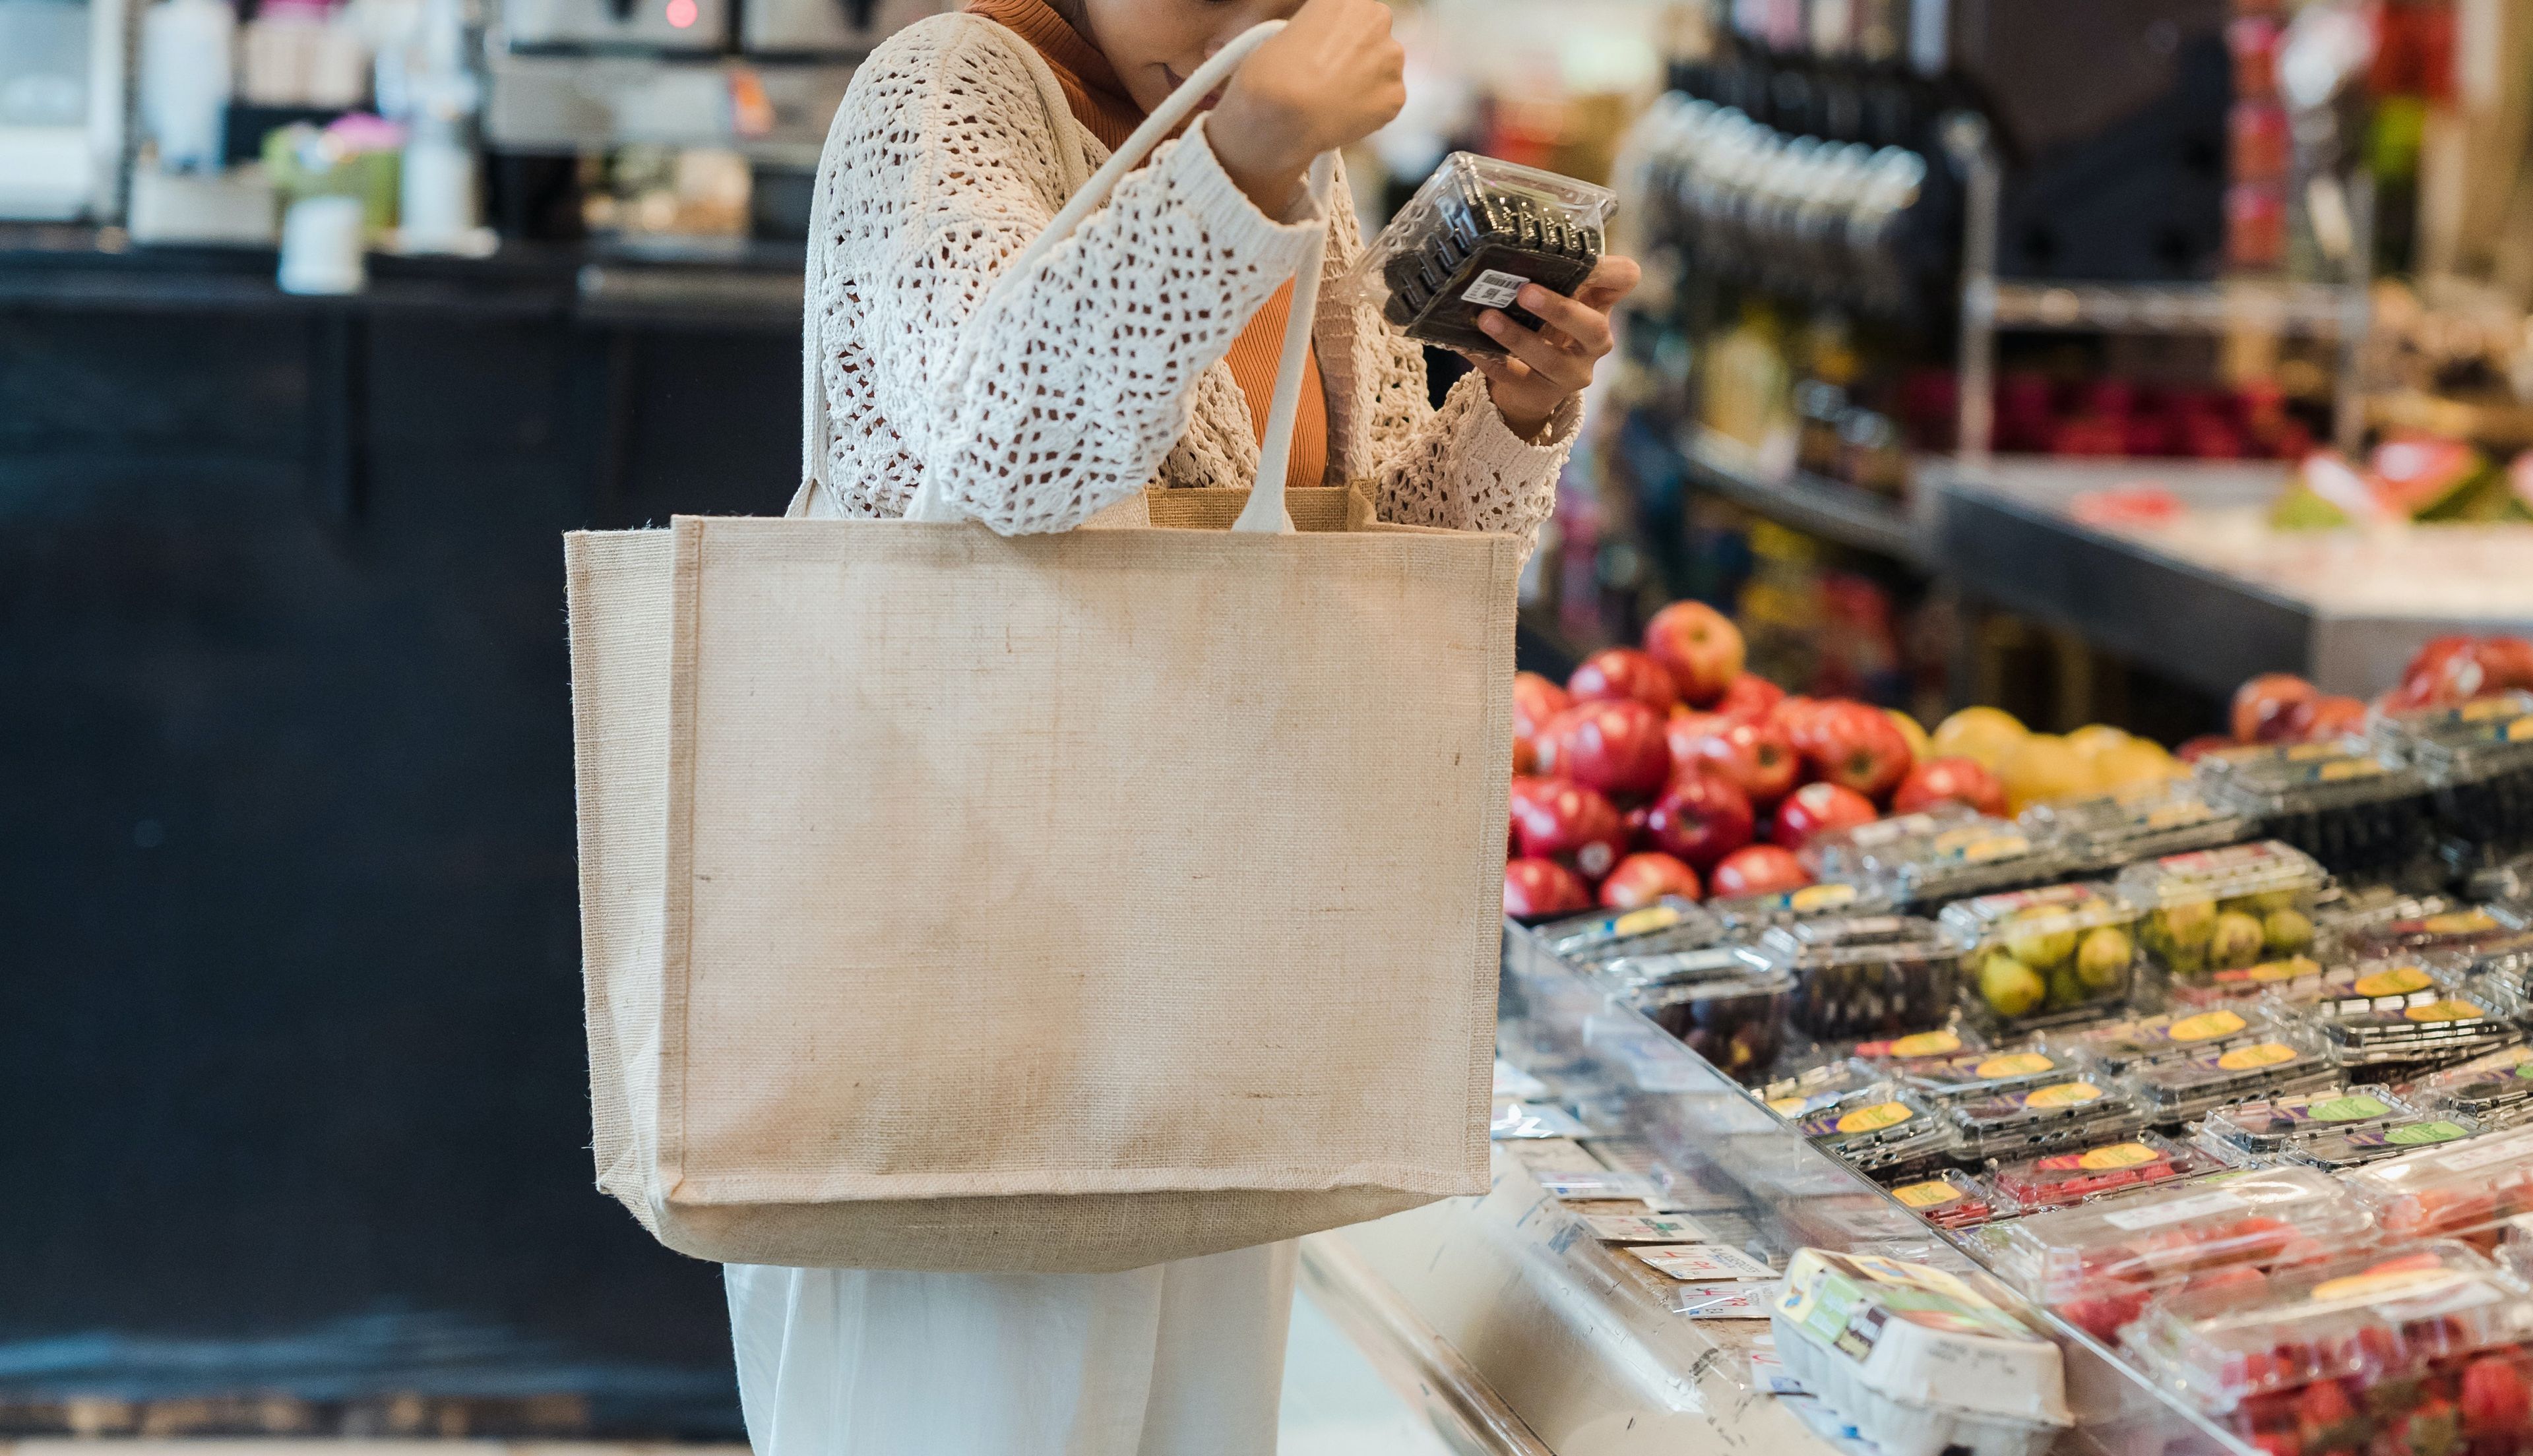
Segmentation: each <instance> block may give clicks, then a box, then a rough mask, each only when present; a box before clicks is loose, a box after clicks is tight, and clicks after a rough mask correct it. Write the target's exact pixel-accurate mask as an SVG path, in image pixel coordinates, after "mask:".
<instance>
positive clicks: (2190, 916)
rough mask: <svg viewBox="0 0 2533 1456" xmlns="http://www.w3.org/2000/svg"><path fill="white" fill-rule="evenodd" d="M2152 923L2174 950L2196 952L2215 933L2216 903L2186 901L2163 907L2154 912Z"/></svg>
mask: <svg viewBox="0 0 2533 1456" xmlns="http://www.w3.org/2000/svg"><path fill="white" fill-rule="evenodd" d="M2154 921H2155V924H2157V925H2158V926H2161V927H2162V931H2163V938H2164V939H2165V940H2166V941H2168V942H2170V943H2171V944H2172V946H2173V947H2174V948H2175V949H2177V950H2184V951H2189V950H2196V949H2199V948H2201V947H2204V946H2206V945H2207V944H2208V938H2209V936H2212V935H2214V934H2215V933H2216V903H2215V902H2214V901H2212V900H2188V901H2183V902H2182V903H2179V904H2169V905H2165V906H2164V907H2163V908H2162V909H2159V910H2157V911H2155V912H2154Z"/></svg>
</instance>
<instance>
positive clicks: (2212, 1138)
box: [2199, 1083, 2419, 1153]
mask: <svg viewBox="0 0 2533 1456" xmlns="http://www.w3.org/2000/svg"><path fill="white" fill-rule="evenodd" d="M2418 1115H2419V1110H2418V1109H2417V1108H2415V1107H2412V1106H2411V1105H2410V1104H2409V1103H2407V1102H2404V1101H2402V1100H2401V1099H2400V1098H2399V1097H2396V1096H2394V1095H2393V1094H2392V1089H2391V1088H2390V1087H2386V1086H2380V1085H2371V1084H2364V1083H2361V1084H2359V1085H2356V1086H2328V1087H2320V1088H2316V1089H2315V1090H2312V1091H2308V1092H2281V1093H2279V1094H2277V1095H2275V1096H2269V1097H2259V1098H2255V1099H2253V1100H2252V1101H2249V1102H2245V1103H2241V1104H2239V1105H2237V1106H2233V1107H2220V1108H2218V1109H2217V1110H2215V1111H2214V1112H2211V1113H2209V1114H2208V1118H2207V1120H2206V1121H2205V1122H2203V1123H2201V1124H2200V1125H2199V1137H2200V1141H2201V1142H2202V1143H2203V1144H2204V1145H2207V1146H2209V1148H2210V1150H2211V1151H2218V1152H2220V1153H2221V1151H2222V1149H2223V1148H2232V1149H2234V1150H2236V1151H2238V1152H2247V1153H2274V1152H2277V1151H2279V1150H2281V1149H2283V1148H2284V1147H2286V1146H2287V1145H2288V1144H2289V1143H2292V1142H2295V1141H2298V1140H2300V1139H2303V1138H2307V1137H2318V1136H2322V1135H2323V1134H2326V1133H2346V1132H2352V1131H2356V1130H2360V1129H2366V1128H2380V1127H2385V1126H2386V1125H2389V1124H2392V1123H2398V1122H2405V1121H2408V1120H2410V1119H2413V1118H2416V1117H2417V1116H2418Z"/></svg>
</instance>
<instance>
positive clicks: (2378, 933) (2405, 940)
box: [2339, 896, 2522, 961]
mask: <svg viewBox="0 0 2533 1456" xmlns="http://www.w3.org/2000/svg"><path fill="white" fill-rule="evenodd" d="M2396 908H2399V909H2403V910H2410V911H2414V913H2409V914H2398V915H2390V916H2385V917H2381V918H2377V919H2374V920H2372V921H2371V922H2370V923H2368V924H2365V925H2360V926H2351V927H2349V928H2348V929H2346V930H2345V931H2343V932H2342V933H2341V935H2340V937H2339V954H2340V955H2341V956H2343V957H2344V958H2346V959H2348V960H2351V961H2386V960H2391V959H2394V958H2398V957H2404V956H2430V955H2435V954H2438V953H2440V952H2448V951H2473V950H2477V949H2479V948H2481V947H2484V946H2493V945H2497V944H2500V943H2502V942H2505V941H2511V940H2514V939H2516V938H2517V937H2518V936H2520V935H2521V934H2522V931H2521V928H2520V927H2518V926H2514V925H2510V924H2508V923H2507V922H2506V921H2505V920H2503V919H2501V918H2499V916H2498V915H2497V914H2496V913H2495V912H2493V911H2492V910H2491V909H2490V907H2489V906H2487V905H2465V904H2456V903H2453V902H2451V901H2448V900H2446V899H2445V897H2443V896H2432V897H2423V898H2417V899H2412V900H2407V901H2404V902H2402V903H2400V904H2399V905H2398V906H2396Z"/></svg>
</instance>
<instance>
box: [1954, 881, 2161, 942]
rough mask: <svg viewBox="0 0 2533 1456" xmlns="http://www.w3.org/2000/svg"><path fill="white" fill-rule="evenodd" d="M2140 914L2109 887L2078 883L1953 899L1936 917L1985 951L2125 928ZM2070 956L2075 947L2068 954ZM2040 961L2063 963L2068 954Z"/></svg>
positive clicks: (1956, 935) (1962, 939) (1960, 936)
mask: <svg viewBox="0 0 2533 1456" xmlns="http://www.w3.org/2000/svg"><path fill="white" fill-rule="evenodd" d="M2137 917H2138V909H2137V906H2135V905H2132V904H2130V903H2128V902H2127V901H2124V900H2122V899H2120V898H2119V896H2118V895H2116V894H2115V893H2113V891H2112V889H2111V887H2110V886H2108V885H2105V884H2096V883H2090V882H2086V881H2076V882H2073V883H2070V884H2065V885H2049V886H2044V887H2043V888H2041V889H2038V890H2015V891H2009V892H2006V893H2004V894H2001V895H1982V896H1979V897H1977V898H1975V899H1973V900H1962V901H1955V902H1954V903H1951V904H1948V905H1946V906H1944V910H1943V914H1942V915H1941V916H1939V917H1938V918H1939V920H1940V921H1941V923H1942V924H1943V926H1944V928H1945V929H1947V930H1950V931H1952V932H1953V934H1954V936H1955V937H1956V938H1958V939H1959V940H1960V941H1961V943H1962V944H1963V946H1964V947H1966V948H1970V949H1973V950H1986V949H1989V948H1991V947H2004V946H2006V945H2007V944H2008V943H2009V942H2014V941H2021V940H2027V939H2047V938H2050V937H2056V936H2075V935H2082V934H2083V933H2084V932H2086V931H2088V930H2093V929H2098V928H2100V927H2102V926H2105V925H2110V926H2125V925H2129V924H2131V923H2133V922H2135V921H2136V919H2137ZM2072 954H2074V948H2073V946H2072V945H2071V946H2070V948H2069V950H2068V952H2067V955H2072ZM2040 959H2044V960H2058V961H2063V960H2065V959H2067V956H2066V955H2057V956H2048V957H2042V958H2040Z"/></svg>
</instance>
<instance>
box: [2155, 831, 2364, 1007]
mask: <svg viewBox="0 0 2533 1456" xmlns="http://www.w3.org/2000/svg"><path fill="white" fill-rule="evenodd" d="M2326 880H2327V875H2326V874H2325V873H2324V871H2323V868H2322V866H2321V865H2320V864H2318V863H2316V862H2315V861H2314V859H2313V858H2312V857H2311V856H2310V855H2307V854H2306V853H2304V852H2303V851H2302V850H2299V849H2297V848H2295V847H2294V846H2293V845H2290V844H2280V843H2278V842H2276V841H2273V840H2272V841H2265V842H2263V843H2260V844H2234V845H2230V846H2228V847H2226V848H2223V849H2203V850H2199V851H2196V852H2193V853H2189V854H2170V855H2166V856H2164V857H2163V858H2161V859H2156V860H2150V861H2149V862H2147V863H2145V864H2133V865H2130V866H2129V867H2128V868H2127V869H2126V870H2123V871H2121V873H2120V878H2119V881H2118V894H2119V896H2120V898H2121V899H2123V900H2125V901H2127V902H2129V903H2131V904H2134V905H2137V906H2138V907H2139V908H2140V909H2141V910H2142V911H2144V912H2145V916H2146V918H2145V920H2144V921H2143V922H2141V924H2140V925H2139V927H2138V945H2139V948H2140V949H2142V950H2143V951H2145V952H2146V954H2147V956H2148V957H2149V958H2150V960H2152V961H2154V963H2156V964H2157V965H2159V966H2161V967H2162V968H2163V969H2164V970H2165V971H2167V972H2169V973H2170V974H2171V975H2172V976H2173V978H2174V979H2175V980H2178V981H2186V982H2193V983H2201V984H2204V983H2205V982H2206V980H2207V978H2208V976H2209V972H2211V971H2215V970H2223V969H2227V968H2240V967H2244V966H2250V965H2256V964H2259V963H2260V962H2261V961H2275V960H2279V959H2281V958H2284V957H2289V956H2296V955H2301V954H2304V953H2305V952H2306V951H2308V950H2310V949H2311V948H2312V945H2313V939H2314V929H2313V909H2314V897H2315V895H2316V894H2317V893H2318V892H2319V891H2320V890H2321V889H2322V887H2323V885H2324V883H2325V881H2326Z"/></svg>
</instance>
